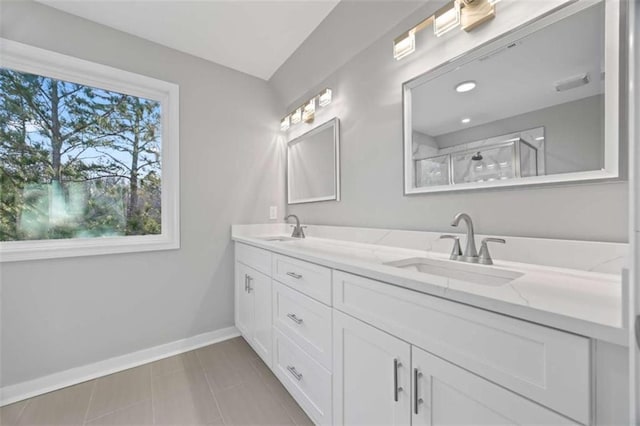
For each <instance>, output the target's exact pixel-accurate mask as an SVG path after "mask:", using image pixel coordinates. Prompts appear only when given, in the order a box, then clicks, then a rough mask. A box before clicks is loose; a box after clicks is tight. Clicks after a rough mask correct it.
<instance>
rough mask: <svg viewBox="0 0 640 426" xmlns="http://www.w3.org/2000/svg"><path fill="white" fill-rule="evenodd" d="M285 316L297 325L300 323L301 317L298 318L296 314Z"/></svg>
mask: <svg viewBox="0 0 640 426" xmlns="http://www.w3.org/2000/svg"><path fill="white" fill-rule="evenodd" d="M287 317H289V319H290V320H291V321H293V322H295V323H296V324H298V325H300V324H302V318H298V317H297V316H296V314H287Z"/></svg>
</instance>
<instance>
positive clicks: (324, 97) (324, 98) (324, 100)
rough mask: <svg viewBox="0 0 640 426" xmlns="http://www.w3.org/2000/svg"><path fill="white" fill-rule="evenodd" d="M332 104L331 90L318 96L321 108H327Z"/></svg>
mask: <svg viewBox="0 0 640 426" xmlns="http://www.w3.org/2000/svg"><path fill="white" fill-rule="evenodd" d="M330 103H331V89H324V90H323V91H322V92H320V96H318V105H320V106H321V107H324V106H327V105H329V104H330Z"/></svg>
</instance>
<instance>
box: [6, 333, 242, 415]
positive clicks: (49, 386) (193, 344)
mask: <svg viewBox="0 0 640 426" xmlns="http://www.w3.org/2000/svg"><path fill="white" fill-rule="evenodd" d="M237 336H240V332H239V331H238V329H237V328H235V327H227V328H222V329H220V330H215V331H211V332H208V333H203V334H198V335H197V336H192V337H188V338H186V339H182V340H176V341H174V342H170V343H165V344H164V345H159V346H154V347H152V348H148V349H142V350H140V351H136V352H132V353H129V354H126V355H121V356H117V357H114V358H109V359H105V360H103V361H98V362H95V363H93V364H88V365H83V366H81V367H75V368H71V369H69V370H65V371H61V372H59V373H54V374H50V375H48V376H44V377H40V378H37V379H33V380H29V381H26V382H21V383H17V384H15V385H10V386H5V387H3V388H0V407H2V406H4V405H7V404H11V403H14V402H17V401H21V400H23V399H27V398H31V397H34V396H37V395H41V394H43V393H47V392H51V391H54V390H57V389H61V388H64V387H67V386H71V385H75V384H78V383H82V382H86V381H87V380H92V379H95V378H97V377H102V376H106V375H108V374H112V373H117V372H118V371H122V370H126V369H129V368H133V367H137V366H139V365H142V364H146V363H149V362H152V361H157V360H159V359H162V358H167V357H170V356H173V355H178V354H180V353H183V352H187V351H190V350H193V349H197V348H200V347H203V346H207V345H210V344H212V343H217V342H221V341H223V340H227V339H231V338H233V337H237Z"/></svg>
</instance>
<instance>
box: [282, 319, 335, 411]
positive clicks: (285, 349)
mask: <svg viewBox="0 0 640 426" xmlns="http://www.w3.org/2000/svg"><path fill="white" fill-rule="evenodd" d="M273 346H274V354H273V355H274V356H273V367H274V372H275V374H276V376H277V377H278V379H280V381H281V382H282V384H283V385H284V386H285V387H286V388H287V390H288V391H289V392H290V393H291V395H292V396H293V397H294V399H295V400H296V401H297V402H298V404H300V406H302V408H304V410H305V412H306V413H307V414H308V415H309V416H310V417H311V419H312V420H313V421H314V422H316V423H317V424H330V423H331V415H332V412H331V373H329V372H328V371H327V370H325V369H324V368H323V367H322V366H321V365H320V364H318V363H317V362H316V361H315V360H313V359H312V358H311V357H310V356H309V355H307V354H306V353H304V351H303V350H302V349H300V348H299V347H298V346H297V345H296V344H295V343H293V342H292V341H291V340H290V339H289V338H288V337H286V336H285V335H284V334H283V333H282V332H280V331H279V330H278V329H276V328H274V345H273Z"/></svg>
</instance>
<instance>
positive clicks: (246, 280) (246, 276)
mask: <svg viewBox="0 0 640 426" xmlns="http://www.w3.org/2000/svg"><path fill="white" fill-rule="evenodd" d="M248 286H249V275H247V274H244V291H247V287H248Z"/></svg>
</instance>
